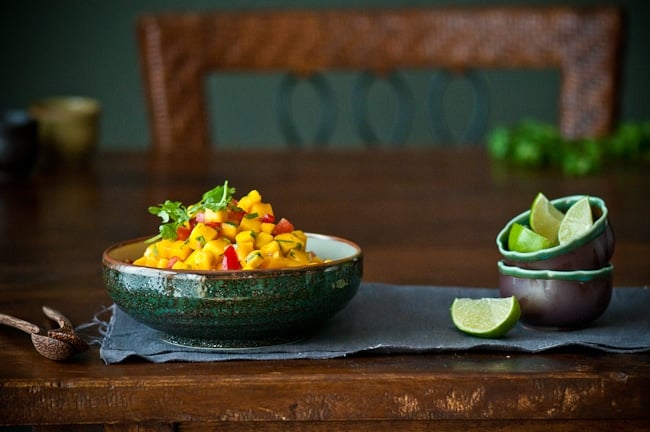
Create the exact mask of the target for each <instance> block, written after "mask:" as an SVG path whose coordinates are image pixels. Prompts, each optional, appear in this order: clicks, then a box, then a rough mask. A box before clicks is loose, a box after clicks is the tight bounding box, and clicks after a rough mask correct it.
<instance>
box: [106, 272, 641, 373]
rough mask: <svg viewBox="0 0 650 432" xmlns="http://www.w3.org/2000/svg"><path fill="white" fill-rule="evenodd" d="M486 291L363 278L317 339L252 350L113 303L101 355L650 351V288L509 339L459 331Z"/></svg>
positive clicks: (625, 292) (187, 357) (176, 357)
mask: <svg viewBox="0 0 650 432" xmlns="http://www.w3.org/2000/svg"><path fill="white" fill-rule="evenodd" d="M495 296H498V291H496V290H494V289H483V288H453V287H431V286H406V285H388V284H379V283H362V284H361V287H360V288H359V292H358V294H357V295H356V297H355V298H354V299H353V300H352V301H351V302H350V304H349V305H348V306H347V307H346V308H345V309H344V310H343V311H341V312H340V313H339V314H338V315H336V316H335V317H334V318H332V319H331V320H330V321H329V322H328V323H327V324H326V325H325V326H324V327H323V328H322V329H321V330H320V331H319V332H318V333H317V334H315V335H313V337H311V338H309V339H306V340H302V341H299V342H295V343H290V344H284V345H276V346H271V347H263V348H254V349H244V350H233V349H229V350H205V349H192V348H184V347H179V346H175V345H171V344H168V343H166V342H164V341H162V340H161V338H160V334H159V333H158V332H157V331H156V330H153V329H151V328H149V327H147V326H145V325H143V324H141V323H139V322H137V321H135V320H133V319H131V318H130V317H129V316H128V315H127V314H126V313H125V312H123V311H122V310H121V309H119V307H116V306H115V305H113V306H112V307H111V308H110V309H111V310H112V315H111V317H110V320H109V321H108V322H105V323H104V325H105V328H104V332H103V333H104V335H103V339H102V340H101V349H100V354H101V358H102V360H104V362H105V363H107V364H111V363H119V362H121V361H123V360H125V359H127V358H129V357H139V358H143V359H146V360H149V361H152V362H169V361H193V362H205V361H222V360H238V359H247V360H280V359H297V358H309V359H324V358H334V357H344V356H346V355H350V354H355V353H362V352H380V353H385V354H391V353H422V352H436V351H437V352H442V351H463V350H471V349H484V350H495V351H496V350H498V351H525V352H539V351H544V350H548V349H551V348H557V347H566V346H581V347H590V348H594V349H597V350H600V351H606V352H616V353H633V352H643V351H650V289H649V288H616V289H614V292H613V295H612V301H611V303H610V305H609V307H608V309H607V311H605V313H604V314H603V315H602V316H601V317H600V318H599V319H597V320H596V321H594V322H593V323H592V324H591V325H590V326H589V327H588V328H585V329H581V330H574V331H540V330H534V329H530V328H527V327H525V326H522V325H521V324H517V326H516V327H515V328H514V329H512V330H511V331H510V332H509V333H508V334H507V335H506V337H504V338H501V339H481V338H475V337H471V336H468V335H466V334H463V333H461V332H459V331H458V330H457V329H456V328H455V327H454V325H453V323H452V322H451V318H450V315H449V307H450V305H451V303H452V301H453V299H454V298H455V297H471V298H480V297H495Z"/></svg>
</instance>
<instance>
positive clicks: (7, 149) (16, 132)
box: [0, 109, 40, 177]
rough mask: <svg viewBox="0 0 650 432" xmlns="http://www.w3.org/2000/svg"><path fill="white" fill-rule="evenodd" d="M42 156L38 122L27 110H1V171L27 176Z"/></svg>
mask: <svg viewBox="0 0 650 432" xmlns="http://www.w3.org/2000/svg"><path fill="white" fill-rule="evenodd" d="M39 157H40V144H39V138H38V122H37V121H36V119H35V118H34V117H32V116H31V115H30V114H29V112H27V111H26V110H20V109H9V110H5V111H2V112H0V173H2V174H3V175H9V176H18V177H19V176H27V175H29V174H30V173H31V172H32V171H33V170H34V168H35V167H36V164H37V162H38V160H39Z"/></svg>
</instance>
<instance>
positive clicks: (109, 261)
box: [102, 232, 363, 279]
mask: <svg viewBox="0 0 650 432" xmlns="http://www.w3.org/2000/svg"><path fill="white" fill-rule="evenodd" d="M305 235H306V236H307V238H308V239H309V238H312V239H314V238H315V239H320V240H327V241H335V242H339V243H343V244H346V245H348V246H350V247H352V248H353V249H354V253H352V254H351V255H348V256H346V257H343V258H339V259H334V260H331V261H327V262H325V263H319V264H310V265H302V266H296V267H281V268H271V269H247V270H171V269H160V268H154V267H146V266H139V265H135V264H132V263H128V262H124V261H119V260H117V259H115V258H113V257H112V256H110V254H111V252H113V251H114V250H116V249H119V248H122V247H125V246H128V245H132V244H135V243H144V241H145V240H148V239H150V238H151V236H147V237H137V238H133V239H129V240H124V241H121V242H119V243H114V244H112V245H110V246H108V247H107V248H106V249H104V252H103V253H102V264H103V266H104V267H108V268H111V269H114V270H117V271H120V272H126V273H138V274H141V275H143V276H147V275H151V276H153V275H161V274H163V275H168V276H174V277H190V278H191V277H193V276H196V277H208V276H209V277H222V278H231V279H238V278H250V277H253V276H262V277H264V276H273V275H278V274H280V273H291V274H295V273H299V272H301V271H303V272H305V271H312V272H313V271H321V270H323V271H327V269H328V268H332V267H337V266H339V265H340V264H343V263H347V262H353V261H358V260H360V259H361V258H362V257H363V250H362V249H361V247H360V246H359V245H358V244H357V243H355V242H353V241H352V240H348V239H346V238H343V237H338V236H332V235H327V234H318V233H311V232H306V233H305Z"/></svg>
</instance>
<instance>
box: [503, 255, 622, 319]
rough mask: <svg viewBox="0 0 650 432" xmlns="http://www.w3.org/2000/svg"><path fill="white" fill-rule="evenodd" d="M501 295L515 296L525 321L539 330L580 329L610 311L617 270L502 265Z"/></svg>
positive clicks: (608, 268) (609, 267)
mask: <svg viewBox="0 0 650 432" xmlns="http://www.w3.org/2000/svg"><path fill="white" fill-rule="evenodd" d="M498 269H499V292H500V294H501V296H502V297H510V296H515V297H517V300H518V301H519V305H520V306H521V318H520V319H521V321H522V322H523V323H525V324H529V325H532V326H539V327H553V328H561V329H571V328H580V327H584V326H585V325H587V324H589V323H590V322H592V321H593V320H595V319H596V318H598V317H599V316H600V315H602V313H603V312H605V310H606V309H607V306H608V305H609V302H610V300H611V297H612V273H613V270H614V268H613V266H612V265H607V266H605V267H603V268H600V269H597V270H576V271H557V270H529V269H523V268H519V267H514V266H509V265H507V264H505V263H504V262H503V261H499V262H498Z"/></svg>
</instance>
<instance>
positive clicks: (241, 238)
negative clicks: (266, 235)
mask: <svg viewBox="0 0 650 432" xmlns="http://www.w3.org/2000/svg"><path fill="white" fill-rule="evenodd" d="M256 235H257V234H256V233H255V231H251V230H247V231H240V232H238V233H237V235H236V236H235V241H236V242H237V244H240V243H246V242H251V243H253V244H255V237H256Z"/></svg>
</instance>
